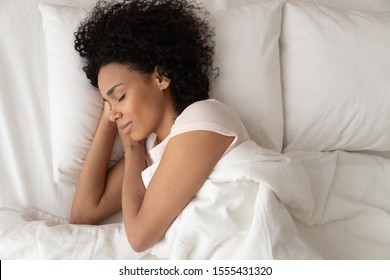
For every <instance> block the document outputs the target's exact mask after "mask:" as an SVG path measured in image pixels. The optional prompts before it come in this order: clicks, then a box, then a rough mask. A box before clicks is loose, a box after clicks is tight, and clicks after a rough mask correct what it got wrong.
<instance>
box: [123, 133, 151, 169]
mask: <svg viewBox="0 0 390 280" xmlns="http://www.w3.org/2000/svg"><path fill="white" fill-rule="evenodd" d="M118 133H119V136H120V139H121V142H122V145H123V150H124V152H125V158H126V162H129V161H128V160H130V161H131V165H132V166H133V168H135V169H134V171H135V172H142V171H143V170H144V169H145V168H146V161H145V159H146V158H145V154H146V149H145V142H146V139H144V140H141V141H134V140H133V139H132V138H131V137H130V135H129V134H123V133H122V131H121V130H120V129H118Z"/></svg>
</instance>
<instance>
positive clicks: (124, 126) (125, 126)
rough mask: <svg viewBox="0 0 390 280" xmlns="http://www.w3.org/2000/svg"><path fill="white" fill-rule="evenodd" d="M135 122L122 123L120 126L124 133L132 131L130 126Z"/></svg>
mask: <svg viewBox="0 0 390 280" xmlns="http://www.w3.org/2000/svg"><path fill="white" fill-rule="evenodd" d="M132 123H133V122H128V123H125V124H122V125H121V126H120V127H119V128H120V129H121V130H122V132H123V134H126V133H128V132H129V131H130V128H131V124H132Z"/></svg>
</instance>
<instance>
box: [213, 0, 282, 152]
mask: <svg viewBox="0 0 390 280" xmlns="http://www.w3.org/2000/svg"><path fill="white" fill-rule="evenodd" d="M213 15H214V24H215V33H216V38H215V40H216V50H215V51H216V54H215V62H214V67H218V68H219V74H220V76H219V77H218V78H217V80H216V82H215V83H214V85H213V87H212V90H211V93H210V95H211V96H212V97H214V98H216V99H219V100H221V101H223V102H224V103H225V104H227V105H229V106H231V107H232V108H234V109H235V110H236V111H237V112H238V114H239V115H240V117H241V119H242V121H243V123H244V124H245V126H246V128H247V130H248V132H249V135H250V137H251V138H252V139H253V140H254V141H255V142H257V144H259V145H260V146H262V147H264V148H267V149H272V150H275V151H281V149H282V143H283V107H282V95H281V84H280V63H279V45H278V40H279V35H280V28H281V19H282V5H281V3H280V2H271V1H259V3H258V4H253V5H248V6H243V7H241V8H235V9H227V10H223V11H219V12H216V13H214V14H213Z"/></svg>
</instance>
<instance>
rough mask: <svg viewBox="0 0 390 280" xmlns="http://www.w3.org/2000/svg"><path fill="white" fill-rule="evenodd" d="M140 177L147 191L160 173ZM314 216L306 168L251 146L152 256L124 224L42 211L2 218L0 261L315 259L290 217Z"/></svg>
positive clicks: (226, 162)
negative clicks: (134, 246) (134, 242)
mask: <svg viewBox="0 0 390 280" xmlns="http://www.w3.org/2000/svg"><path fill="white" fill-rule="evenodd" d="M156 167H157V164H155V165H152V166H151V167H149V168H148V169H146V170H145V171H144V173H143V178H144V181H145V183H146V184H147V183H148V181H149V180H150V178H151V176H152V175H153V173H154V170H155V169H156ZM286 206H287V207H288V208H289V210H290V211H291V213H293V214H294V216H296V217H298V218H299V217H300V218H305V217H308V216H310V215H311V212H312V209H313V199H312V196H311V191H310V183H309V179H308V177H307V175H306V173H305V171H304V169H303V168H302V167H301V166H300V165H298V164H293V163H291V162H290V160H289V159H288V158H287V157H284V156H282V155H280V154H278V153H275V152H271V151H268V150H264V149H261V148H260V147H258V146H257V145H256V144H255V143H254V142H252V141H247V142H245V143H243V144H241V145H239V146H238V147H236V148H235V149H233V150H232V151H231V152H230V153H229V154H227V155H225V157H223V159H222V160H221V161H220V162H219V163H218V165H217V166H216V167H215V169H214V171H213V172H212V174H211V175H210V176H209V178H208V179H207V181H206V182H205V184H204V186H203V187H202V188H201V190H200V191H199V192H198V194H197V195H196V197H195V198H194V199H193V200H192V201H191V202H190V203H189V204H188V205H187V207H186V208H185V209H184V211H183V212H182V213H181V214H180V215H179V216H178V217H177V219H176V220H175V221H174V222H173V224H172V225H171V227H170V228H169V229H168V231H167V233H166V235H165V237H164V238H163V239H162V240H161V241H160V242H159V243H157V244H156V245H155V246H154V247H152V248H151V249H150V250H148V251H146V252H144V253H140V254H137V253H135V252H133V251H132V250H131V248H130V246H129V245H128V242H127V240H126V235H125V232H124V227H123V224H121V223H116V224H108V225H102V226H88V225H85V226H80V225H69V224H68V223H67V221H65V220H61V219H58V218H55V217H54V216H51V215H48V214H44V213H42V212H40V211H37V210H33V209H30V210H24V211H19V210H18V209H14V208H6V207H3V208H2V209H1V211H0V258H2V259H10V258H11V259H15V258H16V259H19V258H23V259H25V258H28V259H29V258H33V259H139V258H149V257H150V258H158V259H312V258H318V257H319V256H318V255H317V253H316V252H315V251H313V250H312V249H311V248H310V247H309V246H307V245H306V244H305V243H304V242H303V241H302V240H301V239H300V237H299V235H298V232H297V230H296V227H295V224H294V222H293V220H292V217H291V215H290V212H289V211H287V208H286Z"/></svg>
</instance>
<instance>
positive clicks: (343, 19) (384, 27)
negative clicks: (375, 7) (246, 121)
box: [281, 1, 390, 151]
mask: <svg viewBox="0 0 390 280" xmlns="http://www.w3.org/2000/svg"><path fill="white" fill-rule="evenodd" d="M389 50H390V13H388V12H387V13H380V12H362V11H360V12H358V11H352V10H337V9H330V8H326V7H323V6H320V5H315V4H309V3H305V2H299V1H291V2H287V3H286V4H285V6H284V19H283V26H282V34H281V62H282V85H283V97H284V108H285V135H284V151H291V150H307V151H329V150H337V149H342V150H351V151H354V150H376V151H389V150H390V121H389V120H390V94H389V93H390V82H389V77H390V51H389Z"/></svg>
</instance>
